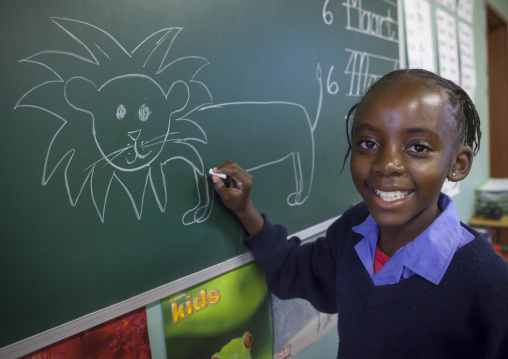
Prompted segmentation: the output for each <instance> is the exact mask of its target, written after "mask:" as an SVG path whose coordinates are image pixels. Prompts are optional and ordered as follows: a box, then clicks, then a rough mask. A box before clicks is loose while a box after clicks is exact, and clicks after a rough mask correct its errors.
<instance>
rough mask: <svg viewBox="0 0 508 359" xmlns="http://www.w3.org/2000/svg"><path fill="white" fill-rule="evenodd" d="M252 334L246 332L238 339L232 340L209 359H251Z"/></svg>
mask: <svg viewBox="0 0 508 359" xmlns="http://www.w3.org/2000/svg"><path fill="white" fill-rule="evenodd" d="M252 339H253V338H252V334H251V333H249V332H246V333H245V334H244V335H243V336H241V337H240V338H235V339H232V340H231V341H230V342H229V343H227V344H226V345H224V346H223V347H222V349H221V350H220V352H218V353H215V354H214V355H212V358H211V359H251V358H252V357H251V355H250V350H251V346H252Z"/></svg>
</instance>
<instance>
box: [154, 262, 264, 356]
mask: <svg viewBox="0 0 508 359" xmlns="http://www.w3.org/2000/svg"><path fill="white" fill-rule="evenodd" d="M161 306H162V313H163V317H164V334H165V338H166V351H167V358H168V359H172V358H205V359H206V358H209V359H212V358H213V359H233V358H235V359H250V358H252V359H255V358H256V359H257V358H259V359H270V358H272V346H273V325H272V313H271V303H270V296H269V294H268V291H267V288H266V284H265V277H264V274H263V273H262V271H261V269H260V268H259V267H258V266H257V264H255V263H251V264H248V265H245V266H243V267H240V268H237V269H235V270H232V271H230V272H228V273H225V274H223V275H221V276H219V277H216V278H214V279H212V280H210V281H208V282H204V283H201V284H199V285H197V286H194V287H191V288H188V289H187V290H185V291H182V292H180V293H176V294H174V295H171V296H169V297H167V298H165V299H163V300H161Z"/></svg>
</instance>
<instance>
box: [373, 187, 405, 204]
mask: <svg viewBox="0 0 508 359" xmlns="http://www.w3.org/2000/svg"><path fill="white" fill-rule="evenodd" d="M374 192H375V193H376V194H377V195H378V196H379V197H380V198H381V199H382V200H383V201H386V202H391V201H395V200H397V199H401V198H404V197H407V196H408V195H409V194H410V193H411V191H406V192H402V191H394V192H382V191H378V190H374Z"/></svg>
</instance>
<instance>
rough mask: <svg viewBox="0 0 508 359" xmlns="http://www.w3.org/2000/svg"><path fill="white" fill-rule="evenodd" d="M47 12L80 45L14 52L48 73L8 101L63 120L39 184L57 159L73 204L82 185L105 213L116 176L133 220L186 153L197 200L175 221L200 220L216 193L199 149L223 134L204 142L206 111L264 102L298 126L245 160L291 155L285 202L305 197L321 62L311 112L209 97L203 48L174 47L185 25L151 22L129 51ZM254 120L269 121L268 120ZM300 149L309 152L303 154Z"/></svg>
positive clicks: (241, 112) (242, 112)
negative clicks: (186, 51)
mask: <svg viewBox="0 0 508 359" xmlns="http://www.w3.org/2000/svg"><path fill="white" fill-rule="evenodd" d="M51 21H52V22H53V23H54V24H55V25H56V26H58V27H59V28H60V29H61V30H62V31H63V32H64V33H65V34H66V35H68V36H70V38H72V39H73V40H74V41H75V42H76V44H77V45H78V47H79V48H80V49H81V50H82V53H79V52H78V51H74V52H72V51H61V50H47V51H40V52H37V53H35V54H33V55H31V56H29V57H27V58H25V59H22V60H20V62H22V63H33V64H36V65H39V66H42V67H43V68H45V69H47V70H49V71H50V72H51V73H52V74H53V76H54V79H53V80H49V81H47V82H44V83H41V84H38V85H37V86H35V87H33V88H31V89H30V90H29V91H27V92H26V93H25V94H24V95H23V96H22V97H21V98H20V99H19V101H18V102H17V103H16V105H15V107H14V108H15V109H18V108H27V107H28V108H35V109H37V110H40V111H44V112H46V113H49V114H50V115H52V116H54V117H55V118H56V119H58V120H59V121H61V126H60V128H59V129H58V130H57V131H56V133H55V135H54V136H53V138H52V140H51V142H50V144H49V146H48V149H47V153H46V159H45V163H44V167H43V174H42V185H43V186H45V185H46V184H47V183H48V182H49V181H50V179H51V178H52V177H53V175H54V174H55V173H56V170H57V169H58V168H63V169H64V180H65V186H66V191H67V195H68V198H69V202H70V204H71V205H72V206H76V204H77V203H78V200H79V199H80V197H81V195H82V194H83V193H84V191H85V189H86V188H89V191H90V196H91V199H92V201H93V204H94V206H95V209H96V211H97V214H98V216H99V218H100V220H101V221H102V222H104V221H105V218H106V208H107V203H108V196H109V195H110V190H112V188H113V187H114V188H118V184H119V185H120V188H123V190H124V191H125V194H126V195H127V196H128V198H129V200H130V202H131V204H132V207H133V210H134V213H135V215H136V217H137V219H141V217H142V213H143V206H144V199H145V195H146V193H147V192H148V191H151V192H152V193H153V195H154V198H155V200H156V202H157V205H158V207H159V210H160V211H161V212H165V211H166V208H167V205H168V193H167V188H168V185H169V184H168V183H166V175H165V171H166V170H167V168H168V165H169V164H170V162H172V161H184V163H185V164H187V165H188V166H190V168H191V169H192V171H193V173H194V180H195V186H196V194H197V203H194V204H189V207H190V209H187V210H186V212H185V214H184V215H183V218H182V223H183V224H185V225H189V224H192V223H199V222H203V221H205V220H206V219H208V217H209V216H210V213H211V211H212V208H213V193H212V190H211V186H210V183H209V181H208V179H207V177H208V176H207V173H206V171H205V166H204V163H203V159H202V156H201V155H200V152H199V148H203V146H205V148H206V146H207V145H209V144H211V143H214V146H216V145H217V144H216V143H223V141H220V140H219V141H215V142H214V140H216V139H214V140H212V141H210V139H209V138H208V137H207V133H206V128H207V126H210V125H213V123H215V122H214V121H213V119H212V118H211V116H212V117H213V116H215V117H214V119H215V121H216V120H217V119H219V120H221V119H222V120H228V121H236V122H238V121H242V118H243V117H245V116H246V114H247V113H252V111H251V108H252V107H256V109H257V110H258V111H259V108H263V109H266V112H267V113H272V116H273V114H274V113H280V116H278V117H279V118H271V119H269V120H270V121H282V124H285V123H286V122H287V126H293V127H294V128H297V129H298V132H299V133H300V135H299V136H297V137H296V138H295V141H290V143H289V144H288V145H286V146H282V147H281V146H279V147H276V146H277V144H276V143H275V142H274V143H273V145H274V149H276V148H279V149H278V150H277V151H273V152H272V156H271V157H270V158H261V159H259V160H257V162H256V161H255V163H252V166H251V168H250V169H251V170H255V169H256V168H260V167H264V166H267V165H272V164H276V163H278V162H280V161H283V160H286V159H291V160H292V162H293V166H294V176H295V183H296V190H295V191H294V192H292V193H291V194H290V195H289V196H288V204H289V205H298V204H301V203H303V202H304V201H305V199H306V198H307V197H308V195H309V193H310V190H311V188H312V178H313V173H314V137H313V132H314V129H315V126H316V124H317V120H318V118H319V112H320V108H321V101H322V83H321V69H320V67H319V65H318V67H317V72H316V78H317V80H318V82H319V84H320V98H319V104H318V109H317V114H316V117H315V119H314V120H311V119H310V117H309V115H308V114H307V111H306V110H305V108H304V107H303V106H302V105H299V104H296V103H289V102H281V101H273V102H264V103H261V102H237V103H225V104H213V100H212V95H211V93H210V91H209V89H208V88H207V87H206V86H205V84H203V83H202V82H200V81H198V80H197V79H196V77H197V75H198V73H199V72H200V71H201V70H202V69H203V68H204V67H205V66H207V65H209V61H208V60H207V59H206V58H204V57H200V56H184V57H177V56H173V55H172V54H171V51H170V50H171V47H172V45H173V43H174V41H175V40H176V38H177V36H178V35H179V34H180V32H181V31H182V28H180V27H169V28H165V29H161V30H159V31H156V32H155V33H153V34H151V35H150V36H148V37H147V38H146V39H144V40H143V41H142V42H141V43H140V44H139V45H137V46H136V47H135V48H134V49H133V50H132V51H127V50H126V49H125V48H124V47H123V46H122V45H121V44H120V43H119V42H118V41H117V40H116V39H115V38H114V37H113V36H112V35H110V34H109V33H108V32H106V31H104V30H102V29H100V28H98V27H96V26H94V25H91V24H89V23H86V22H83V21H80V20H75V19H65V18H57V17H54V18H51ZM274 108H276V109H277V110H276V111H273V109H274ZM217 112H219V113H218V114H217ZM193 117H196V118H195V119H194V118H193ZM295 118H296V121H295ZM218 125H220V124H218ZM259 125H260V126H267V129H268V126H273V122H272V123H271V124H265V125H263V124H262V123H259ZM295 126H296V127H295ZM302 136H303V140H302ZM251 137H252V136H251ZM274 141H276V140H274ZM251 142H252V141H251ZM277 142H278V140H277ZM288 146H289V148H288ZM291 146H297V147H302V149H301V150H298V149H295V148H292V147H291ZM301 151H305V152H306V153H308V154H310V156H306V157H308V158H309V159H307V160H306V161H305V163H303V162H304V161H303V160H302V159H301ZM251 153H252V152H251ZM247 157H249V156H247ZM214 165H216V164H214ZM113 185H114V186H113Z"/></svg>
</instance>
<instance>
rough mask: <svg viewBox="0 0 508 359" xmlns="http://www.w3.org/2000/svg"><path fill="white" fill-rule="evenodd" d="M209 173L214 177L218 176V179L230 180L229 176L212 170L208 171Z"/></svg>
mask: <svg viewBox="0 0 508 359" xmlns="http://www.w3.org/2000/svg"><path fill="white" fill-rule="evenodd" d="M208 173H209V174H211V175H212V176H218V177H220V178H222V179H227V178H228V175H227V174H225V173H217V172H214V171H213V170H212V169H211V168H210V171H208Z"/></svg>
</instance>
